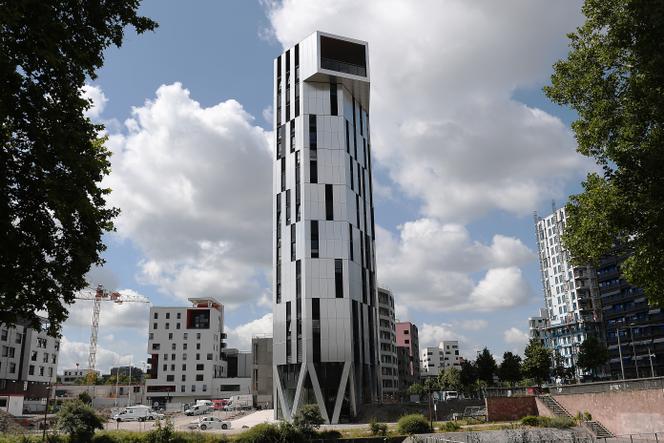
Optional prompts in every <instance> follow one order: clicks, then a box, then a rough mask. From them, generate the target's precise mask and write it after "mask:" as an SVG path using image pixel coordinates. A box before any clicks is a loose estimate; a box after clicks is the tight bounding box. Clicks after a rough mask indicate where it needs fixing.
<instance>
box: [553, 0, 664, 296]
mask: <svg viewBox="0 0 664 443" xmlns="http://www.w3.org/2000/svg"><path fill="white" fill-rule="evenodd" d="M583 13H584V15H585V17H586V20H585V23H584V24H583V25H582V26H581V27H579V28H578V29H577V30H576V32H574V33H571V34H569V36H568V37H569V39H570V52H569V54H568V56H567V59H565V60H561V61H558V62H557V63H556V64H555V65H554V73H553V75H552V77H551V85H550V86H547V87H545V88H544V90H545V92H546V95H547V96H548V97H549V98H550V99H551V100H553V101H554V102H556V103H558V104H561V105H569V106H571V107H572V108H573V109H574V110H575V111H576V112H577V115H578V119H577V120H576V121H575V122H574V123H572V129H573V130H574V134H575V136H576V140H577V143H578V151H579V152H580V153H581V154H583V155H586V156H588V157H591V158H593V159H594V160H595V161H596V162H597V164H598V165H599V166H601V167H602V169H603V173H602V174H597V173H592V174H589V175H588V177H587V179H586V181H585V182H584V183H583V188H584V190H583V192H582V193H581V194H578V195H574V196H572V197H571V199H570V202H569V203H568V205H567V214H568V221H567V226H566V229H565V233H564V236H563V241H564V244H565V246H566V247H567V248H568V249H569V250H570V252H571V253H572V256H573V258H574V260H575V261H576V262H577V263H578V264H586V263H594V264H596V263H598V262H599V260H600V259H601V258H602V256H605V255H607V254H610V253H612V252H614V248H615V247H616V246H619V247H620V248H624V252H625V253H627V254H629V255H630V256H629V258H627V260H626V261H625V262H624V264H623V266H622V271H623V274H624V276H625V277H626V278H627V279H628V280H629V282H630V283H632V284H634V285H636V286H638V287H641V288H643V289H644V291H645V293H646V295H647V296H648V298H649V300H650V302H651V303H652V304H654V305H662V303H663V302H664V273H663V272H662V269H664V254H662V251H664V174H662V170H663V169H664V50H662V44H661V42H662V41H664V3H662V2H650V1H644V0H586V1H585V3H584V6H583Z"/></svg>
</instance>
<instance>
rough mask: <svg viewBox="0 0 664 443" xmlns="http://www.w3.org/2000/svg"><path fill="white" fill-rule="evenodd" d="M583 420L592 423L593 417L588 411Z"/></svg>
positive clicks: (584, 413) (584, 412)
mask: <svg viewBox="0 0 664 443" xmlns="http://www.w3.org/2000/svg"><path fill="white" fill-rule="evenodd" d="M583 419H584V420H585V421H592V419H593V416H592V414H591V413H590V412H588V411H583Z"/></svg>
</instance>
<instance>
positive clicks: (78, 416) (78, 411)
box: [57, 399, 104, 443]
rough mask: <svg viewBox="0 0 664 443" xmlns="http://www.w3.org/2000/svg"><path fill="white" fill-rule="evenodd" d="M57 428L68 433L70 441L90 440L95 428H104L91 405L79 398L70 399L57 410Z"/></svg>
mask: <svg viewBox="0 0 664 443" xmlns="http://www.w3.org/2000/svg"><path fill="white" fill-rule="evenodd" d="M57 427H58V429H60V430H62V431H63V432H64V433H66V434H68V435H69V439H70V441H72V442H81V443H82V442H88V441H90V440H92V436H93V435H94V433H95V431H96V430H97V429H104V422H103V421H102V419H101V418H100V417H99V416H98V415H97V414H96V413H95V411H94V409H92V407H91V406H89V405H86V404H85V403H83V402H82V401H81V400H78V399H76V400H71V401H68V402H65V404H64V405H63V406H62V408H60V411H58V422H57Z"/></svg>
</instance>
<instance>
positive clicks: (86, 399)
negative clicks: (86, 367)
mask: <svg viewBox="0 0 664 443" xmlns="http://www.w3.org/2000/svg"><path fill="white" fill-rule="evenodd" d="M78 399H79V400H81V401H82V402H83V403H85V404H86V405H91V404H92V397H90V394H88V392H87V391H83V392H81V393H80V394H78Z"/></svg>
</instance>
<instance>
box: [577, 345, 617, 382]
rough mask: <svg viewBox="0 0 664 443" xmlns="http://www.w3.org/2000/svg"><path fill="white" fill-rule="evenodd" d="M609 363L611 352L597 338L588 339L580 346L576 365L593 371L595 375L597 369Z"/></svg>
mask: <svg viewBox="0 0 664 443" xmlns="http://www.w3.org/2000/svg"><path fill="white" fill-rule="evenodd" d="M608 361H609V351H608V349H606V347H604V345H602V343H600V341H599V340H597V338H595V337H593V336H590V337H587V338H586V339H585V340H584V341H583V343H581V346H579V353H578V355H577V360H576V364H577V366H579V367H580V368H581V369H583V370H586V371H592V372H593V374H595V373H596V372H597V369H598V368H599V367H600V366H602V365H604V364H606V362H608Z"/></svg>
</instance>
